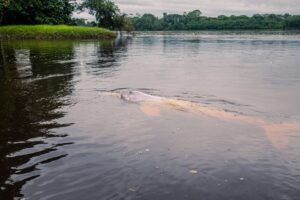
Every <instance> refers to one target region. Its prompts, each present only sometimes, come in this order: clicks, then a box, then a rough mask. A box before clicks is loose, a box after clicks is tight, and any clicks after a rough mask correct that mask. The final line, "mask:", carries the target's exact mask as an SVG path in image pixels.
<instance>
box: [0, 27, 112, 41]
mask: <svg viewBox="0 0 300 200" xmlns="http://www.w3.org/2000/svg"><path fill="white" fill-rule="evenodd" d="M114 37H115V33H113V32H112V31H109V30H107V29H103V28H98V27H79V26H67V25H55V26H53V25H15V26H2V27H0V39H3V38H5V39H65V38H67V39H110V38H114Z"/></svg>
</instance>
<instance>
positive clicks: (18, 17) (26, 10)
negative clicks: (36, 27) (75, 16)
mask: <svg viewBox="0 0 300 200" xmlns="http://www.w3.org/2000/svg"><path fill="white" fill-rule="evenodd" d="M1 1H3V2H4V1H6V2H9V6H8V8H7V9H6V12H5V15H3V20H2V24H68V23H70V22H71V15H72V13H73V10H74V5H73V3H74V2H75V1H74V0H72V1H69V0H51V1H48V0H22V1H21V0H10V1H8V0H1Z"/></svg>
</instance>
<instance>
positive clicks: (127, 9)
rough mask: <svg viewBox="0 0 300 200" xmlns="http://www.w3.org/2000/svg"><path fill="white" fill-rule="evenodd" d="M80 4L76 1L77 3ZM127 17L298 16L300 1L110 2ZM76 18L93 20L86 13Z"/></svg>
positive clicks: (127, 0) (189, 0)
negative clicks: (199, 14) (193, 14)
mask: <svg viewBox="0 0 300 200" xmlns="http://www.w3.org/2000/svg"><path fill="white" fill-rule="evenodd" d="M78 1H79V0H78ZM113 1H114V2H115V3H116V4H117V5H118V6H119V8H120V9H121V11H122V12H124V13H127V14H136V13H140V14H143V13H153V14H155V15H159V16H161V15H162V13H164V12H167V13H183V12H185V11H191V10H195V9H199V10H201V11H202V12H203V14H204V15H206V16H218V15H232V14H233V15H252V14H256V13H278V14H284V13H290V14H300V2H299V1H300V0H185V1H184V0H113ZM74 16H76V17H83V18H86V19H89V20H93V19H94V17H93V16H91V15H89V14H87V13H81V14H78V13H75V14H74Z"/></svg>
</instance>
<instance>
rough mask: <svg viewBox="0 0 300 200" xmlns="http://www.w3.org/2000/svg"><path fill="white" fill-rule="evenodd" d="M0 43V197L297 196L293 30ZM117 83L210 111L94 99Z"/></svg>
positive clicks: (298, 62) (297, 44) (298, 107)
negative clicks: (214, 111)
mask: <svg viewBox="0 0 300 200" xmlns="http://www.w3.org/2000/svg"><path fill="white" fill-rule="evenodd" d="M0 46H1V51H0V52H1V53H0V61H1V62H0V119H1V120H0V199H5V200H6V199H7V200H9V199H26V200H27V199H28V200H58V199H64V200H67V199H116V200H119V199H149V200H153V199H155V200H165V199H174V200H177V199H178V200H182V199H189V200H193V199H195V200H198V199H206V200H210V199H211V200H215V199H233V200H238V199H245V200H248V199H249V200H253V199H256V200H265V199H268V200H270V199H274V200H277V199H282V200H297V199H299V196H300V157H299V155H300V130H299V129H298V127H297V126H298V125H299V124H300V101H299V99H300V92H299V91H300V67H299V66H300V58H299V55H300V35H298V34H286V33H284V34H283V33H272V34H266V33H259V34H257V33H252V32H246V33H230V32H225V33H220V32H175V33H172V32H168V33H159V32H158V33H138V34H137V35H136V36H134V37H131V36H130V37H127V36H124V37H122V38H118V39H117V40H116V41H55V42H54V41H2V42H1V45H0ZM123 90H138V91H141V92H144V93H147V94H151V95H155V96H161V97H165V98H169V99H172V100H180V101H184V102H190V103H191V104H193V105H194V104H196V105H201V106H203V107H201V108H212V109H215V110H216V111H218V112H217V113H214V114H208V113H207V112H206V111H205V110H202V112H193V111H191V110H182V109H177V108H178V106H177V107H176V106H175V107H170V106H164V105H156V106H154V107H153V106H152V105H144V104H143V103H131V102H127V101H124V100H122V99H120V98H118V97H117V96H113V95H101V94H103V92H112V93H119V92H121V91H123ZM198 109H199V108H198ZM224 116H225V117H224ZM226 116H227V118H226ZM228 116H230V117H229V118H228ZM237 116H240V117H241V118H242V119H244V118H246V119H251V120H252V119H255V120H259V121H263V122H266V123H268V124H269V125H270V126H269V127H268V128H269V129H268V130H269V131H270V132H271V134H268V132H267V131H266V129H264V128H263V127H262V126H260V125H259V124H256V123H247V122H245V120H244V121H243V120H233V118H234V117H237ZM286 123H288V124H293V127H292V128H286V126H284V125H285V124H286Z"/></svg>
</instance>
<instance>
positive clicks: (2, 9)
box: [0, 0, 10, 24]
mask: <svg viewBox="0 0 300 200" xmlns="http://www.w3.org/2000/svg"><path fill="white" fill-rule="evenodd" d="M9 5H10V0H0V24H1V22H2V20H3V17H4V15H5V14H6V12H7V10H8V7H9Z"/></svg>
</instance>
